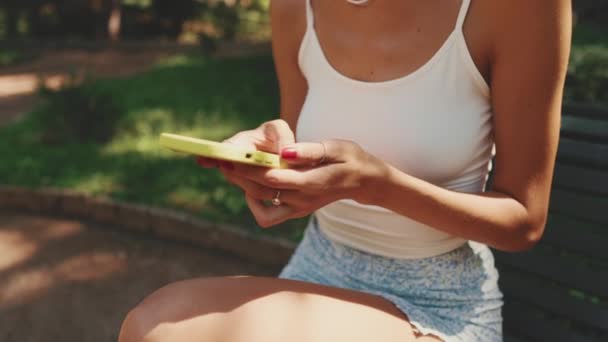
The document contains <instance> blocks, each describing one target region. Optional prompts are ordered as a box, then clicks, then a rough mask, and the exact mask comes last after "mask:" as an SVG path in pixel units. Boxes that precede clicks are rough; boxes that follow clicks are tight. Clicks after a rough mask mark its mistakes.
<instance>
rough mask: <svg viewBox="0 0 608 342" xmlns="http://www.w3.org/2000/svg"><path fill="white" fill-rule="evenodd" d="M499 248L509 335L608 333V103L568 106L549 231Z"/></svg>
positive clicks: (587, 337)
mask: <svg viewBox="0 0 608 342" xmlns="http://www.w3.org/2000/svg"><path fill="white" fill-rule="evenodd" d="M522 124H525V123H522ZM494 253H495V257H496V263H497V266H498V268H499V270H500V286H501V289H502V291H503V293H504V294H505V308H504V331H505V341H507V342H509V341H513V342H515V341H543V342H544V341H552V342H555V341H568V342H570V341H577V342H578V341H597V342H599V341H604V342H605V341H608V110H601V109H598V108H591V107H581V106H566V107H565V108H564V112H563V117H562V130H561V134H560V144H559V150H558V158H557V164H556V167H555V175H554V180H553V187H552V194H551V202H550V209H549V220H548V223H547V226H546V230H545V234H544V236H543V238H542V240H541V242H540V243H539V244H538V245H537V246H536V247H534V248H533V249H532V250H531V251H528V252H524V253H504V252H500V251H494Z"/></svg>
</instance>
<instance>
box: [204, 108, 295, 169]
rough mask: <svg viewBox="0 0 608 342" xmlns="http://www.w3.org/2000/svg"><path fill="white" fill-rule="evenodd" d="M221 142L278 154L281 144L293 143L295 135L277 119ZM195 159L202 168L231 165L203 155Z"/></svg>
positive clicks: (283, 122) (285, 123) (284, 123)
mask: <svg viewBox="0 0 608 342" xmlns="http://www.w3.org/2000/svg"><path fill="white" fill-rule="evenodd" d="M223 142H224V143H228V144H233V145H237V146H242V147H244V148H248V149H254V150H260V151H264V152H270V153H276V154H278V153H279V151H280V150H281V148H282V147H283V146H286V145H289V144H293V143H294V142H295V137H294V134H293V132H292V130H291V128H289V125H288V124H287V122H285V121H284V120H281V119H278V120H273V121H268V122H265V123H263V124H262V125H260V126H259V127H258V128H256V129H252V130H249V131H243V132H239V133H237V134H235V135H234V136H232V137H230V138H228V139H226V140H224V141H223ZM196 161H197V163H198V164H199V165H200V166H202V167H204V168H213V167H220V166H224V168H230V167H231V165H232V164H231V163H229V162H223V161H220V160H217V159H210V158H204V157H199V158H198V159H197V160H196Z"/></svg>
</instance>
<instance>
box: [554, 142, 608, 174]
mask: <svg viewBox="0 0 608 342" xmlns="http://www.w3.org/2000/svg"><path fill="white" fill-rule="evenodd" d="M557 159H558V162H565V163H571V164H577V165H587V166H591V167H598V168H603V169H608V145H602V144H594V143H589V142H584V141H576V140H573V139H569V138H561V139H560V143H559V148H558V150H557Z"/></svg>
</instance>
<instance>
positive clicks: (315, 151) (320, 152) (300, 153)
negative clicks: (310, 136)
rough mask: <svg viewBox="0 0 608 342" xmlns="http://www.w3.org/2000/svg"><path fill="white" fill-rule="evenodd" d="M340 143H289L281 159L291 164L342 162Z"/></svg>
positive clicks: (282, 152)
mask: <svg viewBox="0 0 608 342" xmlns="http://www.w3.org/2000/svg"><path fill="white" fill-rule="evenodd" d="M338 145H339V144H338V143H336V142H334V141H323V142H317V143H312V142H305V143H297V144H292V145H287V146H285V147H284V148H283V149H282V150H281V159H282V160H284V161H286V162H287V163H289V164H290V165H319V164H326V163H337V162H342V161H343V160H342V158H341V153H340V152H339V151H340V147H339V146H338Z"/></svg>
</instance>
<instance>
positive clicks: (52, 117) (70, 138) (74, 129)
mask: <svg viewBox="0 0 608 342" xmlns="http://www.w3.org/2000/svg"><path fill="white" fill-rule="evenodd" d="M40 93H41V95H42V97H43V98H44V99H45V100H46V101H45V105H44V106H43V108H42V109H41V110H38V111H36V112H35V115H36V119H37V121H38V123H39V126H40V127H41V129H42V134H41V139H42V141H43V142H45V143H51V144H53V143H54V144H60V143H105V142H107V141H109V140H110V139H111V138H112V136H113V134H114V132H115V127H116V124H117V121H118V120H119V118H121V117H122V116H123V109H122V108H121V106H120V104H119V103H118V101H116V100H115V98H114V96H113V95H112V93H111V92H109V91H107V90H104V89H103V88H100V87H96V86H95V85H92V84H85V85H73V84H71V85H68V86H66V87H63V88H61V89H59V90H50V89H48V88H42V89H41V91H40Z"/></svg>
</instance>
